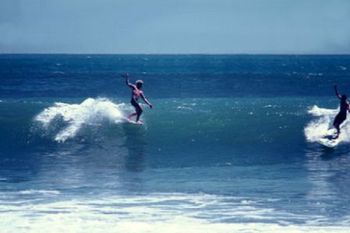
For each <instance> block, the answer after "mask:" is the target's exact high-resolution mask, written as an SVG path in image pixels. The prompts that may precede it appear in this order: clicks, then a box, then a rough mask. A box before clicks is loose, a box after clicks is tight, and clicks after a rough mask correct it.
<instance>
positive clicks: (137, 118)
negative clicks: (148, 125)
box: [135, 104, 143, 122]
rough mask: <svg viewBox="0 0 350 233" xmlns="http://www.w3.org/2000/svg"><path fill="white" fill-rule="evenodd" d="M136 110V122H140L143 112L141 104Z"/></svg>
mask: <svg viewBox="0 0 350 233" xmlns="http://www.w3.org/2000/svg"><path fill="white" fill-rule="evenodd" d="M135 110H136V122H138V121H139V120H140V116H141V114H142V112H143V110H142V108H141V106H140V105H139V104H137V107H135Z"/></svg>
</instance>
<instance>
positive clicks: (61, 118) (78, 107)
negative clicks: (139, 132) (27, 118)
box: [34, 98, 125, 142]
mask: <svg viewBox="0 0 350 233" xmlns="http://www.w3.org/2000/svg"><path fill="white" fill-rule="evenodd" d="M123 108H125V105H124V104H115V103H113V102H112V101H110V100H108V99H105V98H98V99H93V98H88V99H86V100H84V101H83V102H82V103H80V104H67V103H55V104H54V105H53V106H51V107H48V108H46V109H44V110H43V111H42V112H41V113H39V114H38V115H37V116H36V117H35V118H34V120H35V121H36V122H38V123H39V125H40V127H42V128H43V129H44V130H48V129H49V128H55V129H56V131H58V132H57V133H56V134H55V136H54V140H55V141H57V142H64V141H66V140H67V139H69V138H73V137H74V136H76V134H77V133H78V132H79V131H80V130H81V128H82V127H83V126H86V125H98V124H101V123H102V122H104V121H106V120H107V121H109V122H112V123H115V124H118V123H121V122H124V121H125V116H124V112H123ZM57 121H58V123H57Z"/></svg>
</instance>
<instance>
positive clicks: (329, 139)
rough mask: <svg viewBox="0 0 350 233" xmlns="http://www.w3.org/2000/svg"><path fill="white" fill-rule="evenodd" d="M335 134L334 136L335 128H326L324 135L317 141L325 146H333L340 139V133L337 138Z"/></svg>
mask: <svg viewBox="0 0 350 233" xmlns="http://www.w3.org/2000/svg"><path fill="white" fill-rule="evenodd" d="M335 136H336V130H335V129H329V130H327V131H326V132H325V134H324V136H323V137H322V138H320V139H319V140H318V142H319V143H320V144H321V145H323V146H326V147H329V148H334V147H336V146H337V145H338V144H339V142H340V141H341V140H340V136H341V135H340V136H339V137H337V138H336V137H335Z"/></svg>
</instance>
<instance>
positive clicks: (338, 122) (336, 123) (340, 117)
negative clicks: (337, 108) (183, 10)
mask: <svg viewBox="0 0 350 233" xmlns="http://www.w3.org/2000/svg"><path fill="white" fill-rule="evenodd" d="M345 119H346V115H345V116H343V115H340V114H338V115H337V116H336V117H335V119H334V122H333V126H334V128H335V129H336V130H337V136H336V137H338V136H339V134H340V125H341V123H343V122H344V121H345Z"/></svg>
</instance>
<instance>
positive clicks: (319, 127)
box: [304, 105, 350, 143]
mask: <svg viewBox="0 0 350 233" xmlns="http://www.w3.org/2000/svg"><path fill="white" fill-rule="evenodd" d="M338 111H339V110H338V109H326V108H320V107H318V106H316V105H315V106H313V107H312V108H311V109H310V110H309V111H308V113H309V114H311V115H312V116H314V117H315V118H314V119H312V120H311V121H310V122H309V123H308V124H307V126H306V127H305V128H304V133H305V137H306V139H307V141H309V142H322V140H324V137H325V136H326V135H327V134H329V133H330V129H332V128H333V126H332V124H333V120H334V118H335V116H336V114H337V113H338ZM339 142H343V143H344V142H350V124H349V122H348V120H345V121H344V122H343V124H342V125H341V134H340V137H339Z"/></svg>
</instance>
